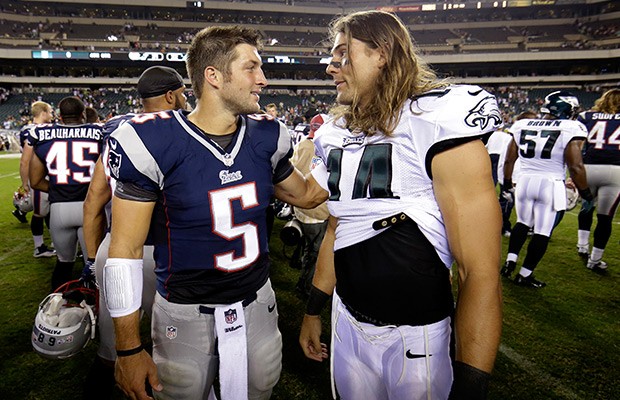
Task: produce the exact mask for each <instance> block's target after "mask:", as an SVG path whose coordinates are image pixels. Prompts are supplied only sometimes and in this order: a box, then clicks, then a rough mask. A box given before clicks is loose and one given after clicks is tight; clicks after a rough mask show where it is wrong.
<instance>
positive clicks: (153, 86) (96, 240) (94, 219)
mask: <svg viewBox="0 0 620 400" xmlns="http://www.w3.org/2000/svg"><path fill="white" fill-rule="evenodd" d="M137 90H138V94H139V95H140V98H141V99H142V107H143V111H144V112H145V113H154V112H159V111H166V110H178V109H185V107H186V100H187V99H186V97H185V94H184V91H185V84H184V83H183V78H182V77H181V75H180V74H179V73H178V72H177V71H176V70H175V69H173V68H170V67H165V66H153V67H150V68H147V69H146V70H145V71H144V72H143V73H142V74H141V75H140V77H139V78H138V86H137ZM133 118H140V116H139V114H134V113H129V114H126V115H121V116H117V117H114V118H112V119H110V120H109V121H108V122H107V123H106V124H105V125H104V127H103V136H104V150H103V152H102V154H101V157H99V160H97V164H96V165H95V171H94V173H93V176H92V180H91V182H90V185H89V187H88V194H87V195H86V200H84V241H85V242H86V249H87V253H88V261H87V265H86V267H85V269H84V272H83V274H82V276H83V278H84V279H85V280H87V281H88V280H92V279H93V278H94V276H96V282H98V283H99V282H102V281H103V266H104V265H105V262H106V260H107V258H108V250H109V247H110V235H109V234H106V232H109V223H110V221H109V212H110V207H109V206H111V204H110V201H111V199H112V191H113V188H114V187H115V184H114V182H113V179H111V178H110V171H109V169H108V168H107V165H108V164H107V161H106V162H103V160H104V159H105V160H107V158H108V154H109V148H108V147H107V145H106V143H107V138H108V137H109V136H110V134H111V133H112V132H114V131H115V130H116V129H117V128H118V127H119V126H120V125H122V124H124V123H126V122H128V121H130V120H131V119H133ZM106 212H107V213H108V215H106ZM143 254H144V258H143V260H144V268H143V279H144V281H143V282H144V284H143V290H142V303H141V308H142V310H143V312H144V314H146V315H148V316H149V317H150V315H151V309H152V305H153V300H154V296H155V273H154V269H155V261H154V259H153V246H151V245H148V246H147V245H145V246H144V249H143ZM93 269H94V271H95V272H94V273H93ZM105 301H106V299H105V291H103V290H100V291H99V304H100V305H101V306H100V307H99V316H98V319H97V322H98V327H99V348H98V350H97V357H96V358H95V361H94V362H93V365H92V367H91V369H90V371H89V373H88V376H87V378H86V381H85V382H84V399H90V398H93V397H96V398H98V399H109V398H111V396H112V391H113V389H114V385H115V381H114V362H115V361H116V350H115V348H114V343H115V337H114V324H113V323H112V317H111V316H110V312H109V311H108V309H107V307H106V306H105V304H106V303H105Z"/></svg>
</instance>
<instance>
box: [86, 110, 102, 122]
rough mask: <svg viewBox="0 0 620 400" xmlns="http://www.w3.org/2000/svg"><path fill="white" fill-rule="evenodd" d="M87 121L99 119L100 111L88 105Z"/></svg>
mask: <svg viewBox="0 0 620 400" xmlns="http://www.w3.org/2000/svg"><path fill="white" fill-rule="evenodd" d="M85 111H86V122H88V123H92V122H97V121H99V113H98V112H97V110H95V109H94V108H93V107H86V109H85Z"/></svg>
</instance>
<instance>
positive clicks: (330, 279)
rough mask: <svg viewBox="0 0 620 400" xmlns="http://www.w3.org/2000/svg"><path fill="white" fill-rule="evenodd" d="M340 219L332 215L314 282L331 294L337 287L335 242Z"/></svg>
mask: <svg viewBox="0 0 620 400" xmlns="http://www.w3.org/2000/svg"><path fill="white" fill-rule="evenodd" d="M337 224H338V220H337V219H336V218H335V217H332V216H331V215H330V217H329V220H328V224H327V230H326V231H325V236H324V237H323V242H321V247H320V249H319V255H318V258H317V261H316V271H315V272H314V277H313V278H312V284H313V285H314V286H316V287H317V288H318V289H320V290H321V291H323V292H325V293H327V294H329V295H331V294H332V293H334V288H335V287H336V270H335V268H334V242H335V241H336V225H337Z"/></svg>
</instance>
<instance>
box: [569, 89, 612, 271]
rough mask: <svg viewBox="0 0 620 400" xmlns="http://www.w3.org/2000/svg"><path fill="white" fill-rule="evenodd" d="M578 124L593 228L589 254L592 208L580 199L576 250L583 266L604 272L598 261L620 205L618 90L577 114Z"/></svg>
mask: <svg viewBox="0 0 620 400" xmlns="http://www.w3.org/2000/svg"><path fill="white" fill-rule="evenodd" d="M577 120H578V121H580V122H582V123H583V124H585V126H586V128H587V129H588V132H589V133H588V140H587V141H586V144H585V149H584V155H583V163H584V164H585V166H586V171H587V173H588V186H589V187H590V190H591V191H592V194H593V195H594V197H595V198H596V228H595V229H594V242H593V243H592V251H591V252H590V251H589V242H590V228H591V227H592V220H593V216H594V210H595V209H594V206H593V204H591V202H588V201H587V200H584V201H583V203H582V207H581V211H580V212H579V230H578V232H577V251H578V252H579V255H581V256H582V257H583V258H587V260H588V262H587V264H586V266H587V267H588V269H591V270H593V271H598V272H600V271H605V270H606V269H607V263H606V262H604V261H603V260H602V258H603V252H604V251H605V246H607V242H608V241H609V237H610V236H611V227H612V223H613V222H612V221H613V219H614V215H615V214H616V212H617V211H618V204H619V203H620V89H611V90H608V91H606V92H605V93H603V95H602V96H601V97H600V98H599V99H597V100H596V102H595V103H594V107H592V110H590V111H587V112H583V113H581V114H580V115H579V118H578V119H577Z"/></svg>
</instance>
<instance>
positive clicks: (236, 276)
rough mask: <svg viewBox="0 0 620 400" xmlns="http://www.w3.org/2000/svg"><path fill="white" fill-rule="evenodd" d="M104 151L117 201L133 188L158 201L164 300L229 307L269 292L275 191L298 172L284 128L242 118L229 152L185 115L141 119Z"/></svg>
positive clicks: (154, 230) (156, 230)
mask: <svg viewBox="0 0 620 400" xmlns="http://www.w3.org/2000/svg"><path fill="white" fill-rule="evenodd" d="M108 147H109V156H108V157H109V159H108V165H109V168H110V172H111V175H112V177H113V178H115V179H116V180H117V191H116V192H115V196H119V189H120V192H121V193H120V194H121V195H122V192H123V190H124V189H123V188H122V187H124V186H128V185H129V186H132V187H134V188H135V189H134V190H133V191H134V192H136V191H137V192H138V193H139V192H144V193H147V195H146V197H147V198H149V200H147V201H156V208H155V216H156V217H155V218H154V220H153V222H152V225H151V230H150V235H151V240H152V242H154V244H155V252H154V257H155V261H156V265H157V266H156V271H155V272H156V274H157V280H158V283H157V290H158V292H159V293H160V294H161V295H162V296H163V297H164V298H166V299H167V300H168V301H171V302H174V303H184V304H197V303H199V304H230V303H234V302H236V301H239V300H242V299H244V298H246V297H247V296H248V295H249V294H251V293H254V292H256V291H257V290H258V289H259V288H260V287H261V286H263V285H264V283H265V282H266V281H267V278H268V273H269V261H268V245H267V227H266V209H267V207H268V206H269V200H270V198H271V196H272V195H273V192H274V188H273V185H274V183H278V182H280V181H282V180H284V179H285V178H286V177H288V176H289V175H290V174H291V173H292V171H293V167H292V165H291V164H290V161H289V159H290V157H291V155H292V145H291V138H290V135H289V133H288V131H287V129H286V127H285V126H284V125H283V124H281V123H279V122H277V121H275V120H273V119H271V118H268V117H266V116H263V115H256V116H241V117H240V118H239V122H238V127H237V130H236V132H235V133H234V134H233V136H232V142H231V143H230V144H229V145H227V146H225V149H223V148H222V147H220V146H219V145H218V144H217V143H216V142H215V141H214V140H211V139H210V138H209V137H208V135H206V134H205V133H203V132H202V131H201V130H200V129H199V128H198V127H197V126H196V125H194V124H193V123H192V122H191V121H189V120H188V119H187V113H182V112H179V111H167V112H158V113H152V114H142V115H138V116H136V117H134V118H133V119H132V120H130V121H129V122H127V123H125V124H124V125H122V126H121V127H119V128H118V129H117V130H116V131H114V133H112V135H111V137H110V139H109V143H108ZM118 217H119V216H118V215H115V218H118Z"/></svg>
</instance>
